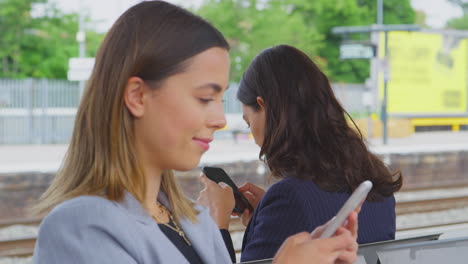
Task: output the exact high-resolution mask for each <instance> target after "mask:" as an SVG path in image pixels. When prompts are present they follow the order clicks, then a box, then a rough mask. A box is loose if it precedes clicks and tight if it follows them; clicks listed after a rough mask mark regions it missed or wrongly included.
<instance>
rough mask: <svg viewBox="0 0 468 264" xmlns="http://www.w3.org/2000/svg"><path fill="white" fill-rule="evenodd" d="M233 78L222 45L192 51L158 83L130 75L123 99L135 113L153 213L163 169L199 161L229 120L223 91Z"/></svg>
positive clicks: (182, 168)
mask: <svg viewBox="0 0 468 264" xmlns="http://www.w3.org/2000/svg"><path fill="white" fill-rule="evenodd" d="M228 81H229V55H228V52H227V51H226V50H225V49H222V48H210V49H208V50H206V51H204V52H202V53H200V54H198V55H196V56H194V57H192V58H191V59H190V62H189V65H188V67H187V68H186V69H185V70H184V71H183V72H181V73H178V74H175V75H173V76H170V77H169V78H167V79H165V80H164V82H163V83H162V84H161V87H159V88H158V89H151V88H150V86H149V84H148V83H146V82H144V81H143V80H142V79H141V78H138V77H131V78H130V79H129V80H128V82H127V87H126V90H125V95H124V101H125V105H126V106H127V109H128V110H129V111H130V112H131V114H132V115H133V116H134V117H135V124H134V133H135V146H136V150H137V154H138V157H139V159H140V163H141V165H142V167H143V169H144V174H145V176H146V181H147V188H146V189H147V192H146V199H145V207H146V208H148V210H149V211H150V213H151V214H153V215H154V214H157V213H158V212H159V211H158V210H157V204H156V203H155V201H156V200H157V196H158V193H159V189H160V184H161V174H162V172H163V171H164V170H166V169H174V170H180V171H186V170H190V169H193V168H194V167H196V166H197V164H198V163H199V162H200V158H201V156H202V154H203V153H205V152H206V151H207V150H208V148H209V142H210V141H211V140H212V139H213V134H214V132H215V131H216V130H218V129H221V128H223V127H224V126H225V125H226V119H225V116H224V112H223V104H222V97H223V94H224V91H225V90H226V88H227V86H228ZM174 121H176V122H174ZM163 217H166V219H167V216H163Z"/></svg>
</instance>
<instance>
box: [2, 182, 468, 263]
mask: <svg viewBox="0 0 468 264" xmlns="http://www.w3.org/2000/svg"><path fill="white" fill-rule="evenodd" d="M463 188H465V189H467V190H468V185H461V186H460V185H458V186H456V185H454V186H447V188H446V187H445V186H444V187H443V188H437V189H435V188H418V189H417V190H416V189H414V190H404V191H403V192H407V193H410V192H414V193H417V192H429V195H430V194H431V193H430V192H433V191H434V190H436V191H437V190H441V191H448V192H449V193H451V192H453V193H456V192H455V190H460V189H463ZM460 208H468V195H463V194H456V195H455V196H452V197H438V198H431V197H429V199H426V198H424V197H423V198H421V197H419V198H416V199H408V198H406V199H402V200H401V201H398V199H397V204H396V209H395V210H396V214H397V217H406V216H407V215H418V214H421V215H424V214H431V213H434V212H445V211H450V210H456V209H460ZM40 221H41V218H22V219H12V220H8V221H0V229H1V228H7V227H9V226H14V225H32V226H38V225H39V223H40ZM460 224H468V215H467V217H466V218H464V219H461V220H460V219H454V220H453V221H444V222H440V221H434V222H432V223H431V222H430V221H428V222H425V223H420V224H419V223H418V224H416V225H410V226H402V227H398V226H397V231H408V230H418V229H424V228H430V227H447V226H451V225H460ZM244 230H245V227H244V226H243V225H242V223H241V221H240V218H237V217H235V218H232V219H231V224H230V228H229V231H230V232H231V233H237V232H244ZM35 242H36V238H35V237H25V238H16V239H6V240H0V258H1V257H27V256H31V255H32V254H33V251H34V245H35Z"/></svg>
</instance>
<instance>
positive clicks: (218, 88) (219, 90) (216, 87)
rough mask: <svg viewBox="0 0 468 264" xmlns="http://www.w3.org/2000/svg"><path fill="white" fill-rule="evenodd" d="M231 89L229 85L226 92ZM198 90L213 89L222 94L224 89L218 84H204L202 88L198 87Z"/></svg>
mask: <svg viewBox="0 0 468 264" xmlns="http://www.w3.org/2000/svg"><path fill="white" fill-rule="evenodd" d="M228 88H229V85H228V86H227V87H226V90H227V89H228ZM196 89H213V90H215V91H216V92H217V93H219V92H221V91H222V90H223V88H221V86H219V85H218V84H216V83H207V84H203V85H201V86H198V87H197V88H196Z"/></svg>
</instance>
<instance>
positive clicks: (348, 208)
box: [320, 181, 372, 238]
mask: <svg viewBox="0 0 468 264" xmlns="http://www.w3.org/2000/svg"><path fill="white" fill-rule="evenodd" d="M371 189H372V182H371V181H364V182H362V183H361V184H359V186H358V187H357V189H356V190H354V192H353V194H351V196H350V197H349V199H348V200H347V201H346V203H345V204H344V205H343V207H341V209H340V211H338V214H336V217H334V219H333V220H332V221H331V223H330V224H329V225H328V226H327V227H326V228H325V230H324V231H323V233H322V235H321V236H320V238H328V237H331V236H333V235H334V234H335V232H336V230H337V229H338V228H339V227H340V226H342V225H343V223H344V222H345V221H346V218H348V216H349V214H350V213H351V212H352V211H354V210H355V209H356V208H357V207H358V206H359V205H360V204H361V202H363V201H364V200H365V199H366V197H367V194H368V193H369V191H370V190H371Z"/></svg>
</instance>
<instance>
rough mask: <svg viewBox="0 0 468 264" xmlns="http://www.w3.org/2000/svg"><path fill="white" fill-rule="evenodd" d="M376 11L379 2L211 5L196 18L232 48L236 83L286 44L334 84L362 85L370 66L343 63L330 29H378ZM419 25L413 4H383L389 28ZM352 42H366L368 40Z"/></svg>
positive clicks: (270, 0)
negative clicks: (261, 56) (264, 53)
mask: <svg viewBox="0 0 468 264" xmlns="http://www.w3.org/2000/svg"><path fill="white" fill-rule="evenodd" d="M376 6H377V3H376V0H335V1H330V0H313V1H311V0H263V1H261V0H217V1H216V0H207V1H205V2H204V4H203V5H202V7H201V8H200V9H199V10H198V13H199V14H200V15H201V16H203V17H206V18H208V20H209V21H211V22H212V23H213V24H214V25H215V26H217V27H218V28H219V29H220V30H221V31H222V32H223V34H225V36H226V37H227V38H228V39H229V41H230V43H231V45H232V46H233V51H232V53H231V54H232V58H233V65H232V66H233V75H232V76H233V80H238V79H239V78H240V75H241V73H242V72H243V71H244V69H245V67H246V65H247V64H248V63H249V62H250V61H251V59H252V58H253V56H254V55H255V54H257V53H258V52H259V51H261V50H262V49H264V48H267V47H269V46H272V45H276V44H280V43H285V44H290V45H293V46H296V47H298V48H300V49H302V50H304V51H305V52H306V53H308V54H309V55H310V56H311V57H312V58H315V61H316V62H318V64H319V65H321V66H322V68H323V69H324V70H325V71H326V72H327V73H328V75H329V76H330V78H331V79H332V80H333V81H343V82H358V83H362V82H363V81H364V80H365V79H366V78H367V77H368V75H369V61H368V60H340V59H339V45H340V43H341V41H342V38H341V36H337V35H333V34H331V29H332V27H335V26H353V25H359V26H362V25H371V24H374V23H375V20H376V16H377V9H376V8H377V7H376ZM415 19H416V14H415V12H414V10H413V9H412V8H411V6H410V2H409V0H385V1H384V23H385V24H410V23H414V22H415ZM350 38H351V39H352V40H364V41H365V40H368V39H369V35H368V34H364V35H353V36H350Z"/></svg>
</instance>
